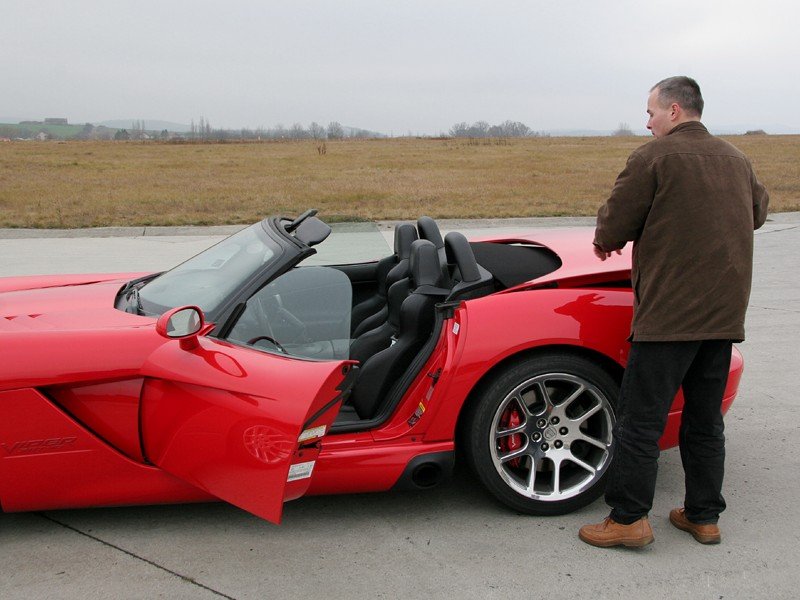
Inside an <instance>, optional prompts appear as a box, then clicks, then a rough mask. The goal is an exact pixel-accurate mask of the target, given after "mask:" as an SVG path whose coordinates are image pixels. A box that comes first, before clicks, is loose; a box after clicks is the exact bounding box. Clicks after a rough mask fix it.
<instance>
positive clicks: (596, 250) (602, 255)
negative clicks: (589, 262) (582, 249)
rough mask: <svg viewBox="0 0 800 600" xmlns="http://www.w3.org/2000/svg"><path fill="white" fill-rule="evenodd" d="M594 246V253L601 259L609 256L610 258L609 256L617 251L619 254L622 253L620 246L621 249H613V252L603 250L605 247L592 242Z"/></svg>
mask: <svg viewBox="0 0 800 600" xmlns="http://www.w3.org/2000/svg"><path fill="white" fill-rule="evenodd" d="M592 247H593V248H594V255H595V256H596V257H597V258H599V259H600V260H605V259H607V258H608V257H609V256H611V255H612V254H613V253H614V252H616V253H617V254H622V248H620V249H619V250H614V251H612V252H606V251H605V250H603V249H602V248H601V247H600V246H598V245H597V244H592Z"/></svg>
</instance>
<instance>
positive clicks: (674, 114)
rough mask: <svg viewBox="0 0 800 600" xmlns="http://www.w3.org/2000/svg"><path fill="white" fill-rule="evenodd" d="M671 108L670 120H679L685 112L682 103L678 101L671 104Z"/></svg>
mask: <svg viewBox="0 0 800 600" xmlns="http://www.w3.org/2000/svg"><path fill="white" fill-rule="evenodd" d="M669 110H670V115H669V120H670V121H677V120H678V119H680V117H681V113H683V109H682V108H681V105H680V104H678V103H677V102H673V103H672V104H671V105H670V107H669Z"/></svg>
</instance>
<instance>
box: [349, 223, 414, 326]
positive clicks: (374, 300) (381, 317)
mask: <svg viewBox="0 0 800 600" xmlns="http://www.w3.org/2000/svg"><path fill="white" fill-rule="evenodd" d="M417 237H418V236H417V230H416V229H415V228H414V226H413V225H412V224H411V223H398V224H397V225H395V227H394V254H392V255H391V256H387V257H386V258H382V259H381V260H379V261H378V265H377V267H376V277H377V294H375V295H374V296H370V297H369V298H367V299H366V300H364V301H363V302H360V303H359V304H357V305H356V306H355V307H353V313H352V315H351V317H350V323H351V325H350V330H351V331H352V337H354V338H355V337H358V336H359V335H361V334H363V333H364V332H366V331H369V330H371V329H374V328H375V327H377V326H378V325H380V324H381V323H383V322H385V321H386V317H387V309H386V302H387V298H388V292H389V288H390V287H391V286H392V284H393V283H395V282H397V281H399V280H401V279H403V278H405V277H408V257H409V255H410V253H411V242H413V241H414V240H416V239H417Z"/></svg>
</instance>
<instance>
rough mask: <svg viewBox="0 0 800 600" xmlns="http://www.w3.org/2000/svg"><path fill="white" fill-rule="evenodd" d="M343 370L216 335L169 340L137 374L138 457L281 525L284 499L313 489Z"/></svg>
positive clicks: (345, 366)
mask: <svg viewBox="0 0 800 600" xmlns="http://www.w3.org/2000/svg"><path fill="white" fill-rule="evenodd" d="M350 369H351V362H350V361H327V362H315V361H305V360H297V359H292V358H287V357H282V356H277V355H274V354H269V353H265V352H259V351H257V350H253V349H250V348H243V347H239V346H236V345H233V344H229V343H227V342H223V341H219V340H216V339H213V338H202V337H201V338H200V339H199V345H198V346H197V347H196V348H194V349H192V350H184V349H182V348H181V347H180V344H179V343H178V342H177V341H175V342H167V343H165V344H163V345H162V346H161V347H160V348H158V349H157V350H156V351H155V352H153V354H152V355H151V356H150V357H149V359H148V360H147V362H146V364H145V365H144V367H143V369H142V370H143V374H144V375H145V376H146V379H145V383H144V387H143V392H142V403H141V434H142V446H143V453H144V455H145V456H146V457H147V459H148V460H149V461H151V462H152V463H153V464H155V465H157V466H158V467H160V468H161V469H163V470H164V471H166V472H168V473H170V474H172V475H175V476H177V477H180V478H181V479H183V480H185V481H187V482H188V483H191V484H192V485H195V486H196V487H198V488H200V489H203V490H205V491H207V492H209V493H211V494H213V495H214V496H217V497H219V498H221V499H223V500H225V501H227V502H230V503H232V504H235V505H236V506H239V507H240V508H243V509H245V510H247V511H249V512H252V513H254V514H256V515H258V516H260V517H263V518H265V519H267V520H269V521H272V522H279V521H280V516H281V511H282V505H283V502H284V499H286V498H287V497H292V498H294V497H298V496H300V495H302V494H303V493H304V492H305V490H306V489H307V488H308V485H309V484H310V477H311V475H312V473H313V465H314V461H315V460H316V455H317V453H318V452H319V440H320V439H321V438H322V436H323V435H324V434H325V433H326V432H327V431H328V428H329V427H330V425H331V424H332V423H333V420H334V419H335V417H336V414H337V413H338V409H339V407H340V401H341V398H342V396H343V393H346V392H347V389H346V386H343V385H342V383H343V381H344V380H345V379H346V377H345V376H346V374H347V373H348V372H349V370H350ZM337 388H340V389H337ZM309 429H310V430H311V433H310V434H309V433H308V432H306V433H305V434H304V431H306V430H309ZM301 434H303V435H302V436H301ZM301 437H304V438H306V439H303V440H302V441H300V438H301ZM295 465H298V466H295ZM287 479H288V480H290V482H289V484H288V487H287Z"/></svg>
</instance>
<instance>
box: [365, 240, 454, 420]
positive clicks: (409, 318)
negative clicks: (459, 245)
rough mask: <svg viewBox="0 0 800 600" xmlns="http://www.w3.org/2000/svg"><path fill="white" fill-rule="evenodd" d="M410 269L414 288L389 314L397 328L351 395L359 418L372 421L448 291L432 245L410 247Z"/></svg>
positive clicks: (369, 361)
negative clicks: (395, 313) (438, 303)
mask: <svg viewBox="0 0 800 600" xmlns="http://www.w3.org/2000/svg"><path fill="white" fill-rule="evenodd" d="M410 266H411V276H410V278H409V280H410V282H409V285H413V289H411V290H410V293H409V294H408V296H407V297H406V298H405V299H404V300H403V301H402V303H401V305H400V310H399V311H397V321H396V322H394V321H393V319H394V315H393V314H392V313H390V325H392V326H395V327H396V334H395V336H394V338H393V339H392V340H391V341H390V344H391V345H390V346H389V347H388V348H385V349H384V350H381V351H380V352H378V353H377V354H374V355H373V356H371V357H369V358H367V359H366V360H365V362H364V363H363V365H362V367H361V369H360V371H359V375H358V380H357V381H356V384H355V386H354V389H353V392H352V395H351V396H350V404H351V405H352V406H353V407H354V409H355V412H356V413H357V414H358V417H359V418H360V419H371V418H373V417H375V416H376V414H377V413H378V412H379V410H380V408H381V406H382V403H383V401H384V400H385V399H386V397H387V396H388V395H389V393H390V391H391V389H392V387H393V386H394V385H395V383H396V382H397V380H398V379H400V378H401V377H402V375H403V374H404V373H405V372H406V370H407V369H408V367H409V366H410V365H411V362H412V361H413V360H414V358H415V357H416V356H417V353H418V352H419V351H420V349H421V348H422V346H423V345H424V344H425V342H426V341H427V340H428V338H429V337H430V335H431V332H432V331H433V327H434V324H435V320H436V308H435V307H436V303H437V302H440V301H441V300H443V297H444V295H445V294H447V293H448V291H449V290H448V289H447V288H444V287H443V285H442V284H443V283H444V277H443V275H442V271H441V267H440V263H439V256H438V251H437V249H436V246H435V245H434V244H433V243H432V242H430V241H428V240H417V241H415V242H413V243H412V244H411V258H410ZM393 287H394V286H393Z"/></svg>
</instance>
